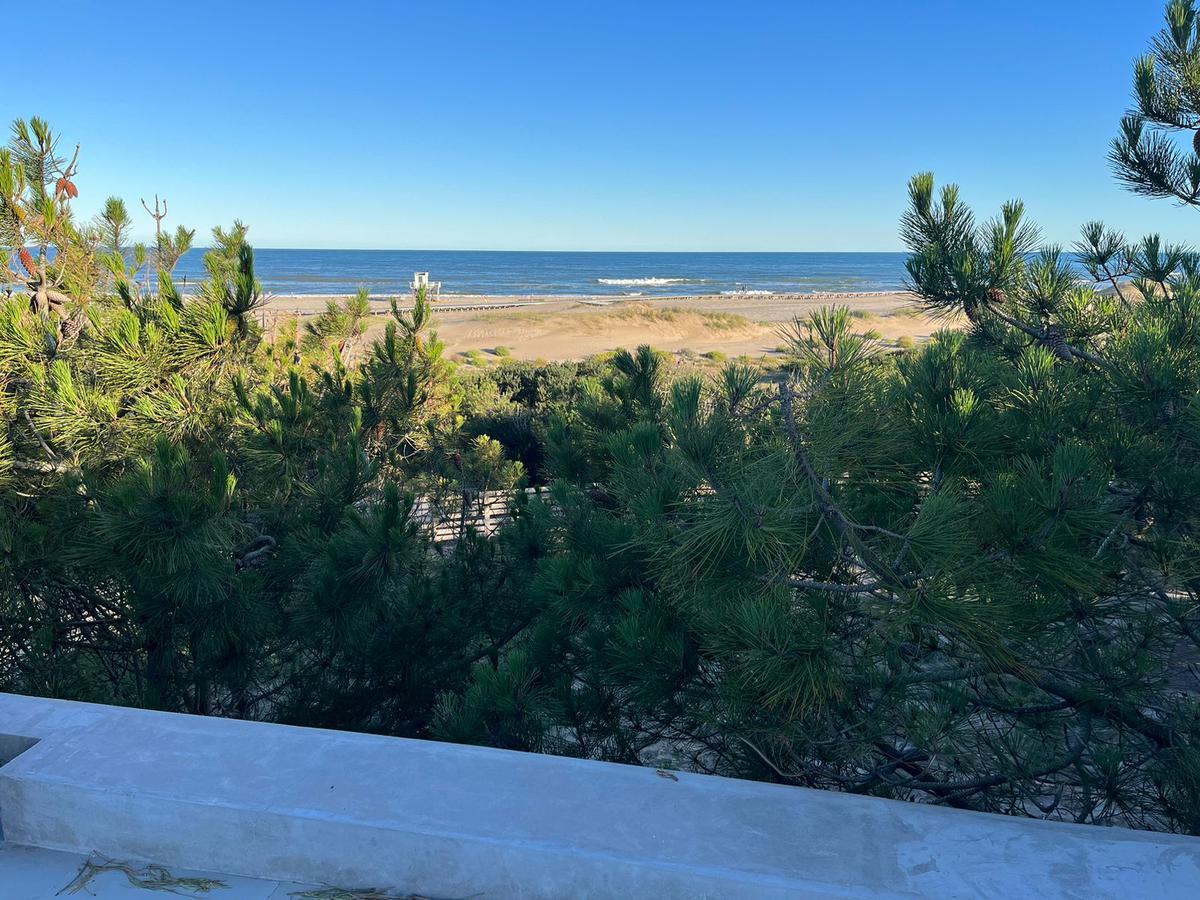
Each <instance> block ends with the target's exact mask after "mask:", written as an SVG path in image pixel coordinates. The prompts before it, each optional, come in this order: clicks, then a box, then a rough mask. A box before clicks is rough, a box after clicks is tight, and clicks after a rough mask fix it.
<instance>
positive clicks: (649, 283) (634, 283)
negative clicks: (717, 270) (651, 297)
mask: <svg viewBox="0 0 1200 900" xmlns="http://www.w3.org/2000/svg"><path fill="white" fill-rule="evenodd" d="M596 281H598V282H600V284H613V285H623V286H626V287H654V286H656V285H661V284H700V283H702V281H703V279H700V278H597V279H596Z"/></svg>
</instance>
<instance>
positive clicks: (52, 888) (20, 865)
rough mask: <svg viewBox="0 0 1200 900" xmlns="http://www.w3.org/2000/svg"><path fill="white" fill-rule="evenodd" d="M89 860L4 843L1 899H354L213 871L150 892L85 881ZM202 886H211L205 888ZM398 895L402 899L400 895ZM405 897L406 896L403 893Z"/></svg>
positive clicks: (115, 881)
mask: <svg viewBox="0 0 1200 900" xmlns="http://www.w3.org/2000/svg"><path fill="white" fill-rule="evenodd" d="M88 859H89V857H86V856H81V855H79V854H77V853H63V852H60V851H58V850H43V849H42V848H40V847H24V846H21V845H19V844H9V843H4V842H3V841H0V898H3V900H46V898H53V897H73V896H74V897H83V898H87V897H95V898H100V900H151V898H154V897H162V898H170V897H204V898H209V900H287V898H291V900H342V898H343V897H344V898H346V900H350V898H351V897H352V896H353V895H352V894H350V893H345V894H339V893H337V892H334V891H330V890H328V889H327V888H322V887H320V886H316V885H303V884H287V883H284V882H281V881H263V880H261V879H257V878H241V877H238V876H233V875H220V874H216V873H213V872H194V871H191V870H187V869H170V870H169V872H168V874H169V876H170V877H171V878H174V879H182V878H202V879H210V880H212V881H216V882H219V884H210V883H204V884H197V885H195V886H194V887H189V886H188V885H187V884H186V883H184V884H179V885H171V886H170V890H169V891H168V890H165V889H164V888H162V887H156V888H149V887H142V886H137V885H135V884H132V883H131V882H130V879H129V878H128V877H127V876H126V875H125V873H124V872H121V871H115V870H106V871H97V872H95V874H93V876H92V877H91V878H90V879H88V880H87V882H86V884H83V883H81V881H82V880H83V879H82V878H81V875H83V874H85V864H86V863H87V862H88ZM90 859H91V860H92V862H93V863H104V862H106V861H107V862H117V863H122V864H126V865H129V866H130V867H131V868H132V870H133V871H134V872H135V873H139V874H142V875H150V874H151V873H150V872H147V865H148V864H147V863H145V862H143V861H139V860H125V859H122V860H105V859H103V858H101V857H98V856H93V857H90ZM204 888H208V889H207V890H205V889H204ZM385 896H393V895H385ZM394 896H396V897H400V896H402V895H399V894H396V895H394ZM404 896H407V895H404Z"/></svg>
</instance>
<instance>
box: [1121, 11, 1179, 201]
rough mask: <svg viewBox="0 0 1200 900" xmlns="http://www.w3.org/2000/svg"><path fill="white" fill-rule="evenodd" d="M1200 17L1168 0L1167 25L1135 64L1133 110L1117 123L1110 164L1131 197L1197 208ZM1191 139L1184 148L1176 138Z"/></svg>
mask: <svg viewBox="0 0 1200 900" xmlns="http://www.w3.org/2000/svg"><path fill="white" fill-rule="evenodd" d="M1198 72H1200V17H1198V16H1197V13H1196V7H1195V4H1194V3H1193V2H1192V0H1171V2H1169V3H1168V4H1167V8H1166V26H1165V27H1164V28H1163V29H1162V31H1161V32H1159V34H1158V36H1157V37H1155V39H1154V41H1153V42H1152V44H1151V48H1150V52H1149V53H1147V54H1146V55H1145V56H1142V57H1140V58H1139V59H1138V60H1137V61H1136V62H1135V63H1134V73H1133V88H1134V97H1135V99H1136V101H1137V105H1136V107H1135V108H1134V109H1133V110H1131V111H1130V112H1129V113H1128V114H1127V115H1126V116H1125V118H1124V119H1122V120H1121V132H1120V134H1119V135H1118V137H1117V138H1116V139H1115V140H1114V141H1113V143H1112V148H1111V150H1110V151H1109V160H1110V161H1111V163H1112V166H1113V170H1114V171H1115V172H1116V175H1117V177H1118V178H1119V179H1120V180H1121V181H1123V182H1124V183H1125V184H1126V185H1127V186H1128V187H1129V188H1130V189H1131V190H1133V191H1134V192H1135V193H1138V194H1143V195H1145V196H1148V197H1169V198H1171V199H1174V200H1177V201H1179V202H1181V203H1186V204H1190V205H1192V206H1197V205H1200V76H1198V75H1197V73H1198ZM1179 133H1182V134H1183V135H1185V136H1187V135H1188V134H1189V133H1190V134H1191V138H1190V140H1189V141H1188V142H1187V143H1186V144H1181V143H1180V142H1179V141H1178V140H1177V139H1176V137H1175V135H1177V134H1179Z"/></svg>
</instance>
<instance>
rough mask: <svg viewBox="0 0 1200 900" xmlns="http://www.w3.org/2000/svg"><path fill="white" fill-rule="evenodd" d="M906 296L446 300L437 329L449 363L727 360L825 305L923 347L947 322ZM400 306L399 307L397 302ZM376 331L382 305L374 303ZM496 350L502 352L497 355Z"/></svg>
mask: <svg viewBox="0 0 1200 900" xmlns="http://www.w3.org/2000/svg"><path fill="white" fill-rule="evenodd" d="M330 299H336V298H331V297H328V296H285V297H274V298H272V299H271V300H270V302H269V303H268V304H267V306H266V308H265V309H264V320H265V322H266V324H267V325H268V327H270V325H271V324H272V322H273V321H275V320H277V319H278V317H280V316H289V315H298V316H301V317H302V318H303V317H308V316H313V315H316V314H317V313H319V312H321V310H323V309H324V308H325V304H326V302H327V301H328V300H330ZM914 300H915V298H914V297H913V296H912V295H911V294H908V293H904V292H877V293H869V294H821V295H815V294H795V295H785V294H771V295H752V294H747V295H734V296H729V295H720V296H692V297H627V298H614V297H602V296H572V297H561V296H557V297H555V296H547V297H538V296H525V297H498V296H478V295H466V294H456V295H447V294H443V295H442V296H441V297H440V298H439V299H438V300H437V302H436V303H435V305H434V313H435V327H436V330H437V332H438V335H439V337H440V338H441V339H442V340H443V341H444V342H445V344H446V352H447V354H448V355H450V356H465V355H466V354H467V353H469V352H471V351H479V352H482V353H483V354H484V356H485V358H487V357H492V358H496V357H498V356H500V355H503V356H512V357H515V358H518V359H547V360H563V359H579V358H582V357H586V356H590V355H592V354H595V353H601V352H604V351H607V350H613V349H616V348H618V347H633V346H636V345H638V344H644V343H650V344H652V345H653V346H654V347H655V348H657V349H660V350H665V351H669V352H673V353H681V352H686V351H691V352H694V353H697V354H703V353H712V352H714V351H716V352H718V353H723V354H725V355H727V356H729V357H734V356H742V355H746V356H751V357H762V356H770V355H774V354H775V353H776V348H777V347H778V346H779V345H780V343H781V339H780V337H779V334H778V330H779V327H780V326H781V325H782V324H783V323H786V322H790V321H791V320H792V319H793V318H794V317H796V316H800V317H801V318H803V317H804V316H806V315H808V313H810V312H811V311H812V310H814V309H817V308H818V307H821V306H831V305H836V306H848V307H849V308H850V309H851V311H852V312H854V314H855V316H856V322H857V324H858V329H857V330H858V331H859V332H860V333H863V334H866V333H870V332H874V333H876V334H875V335H873V336H877V337H878V339H879V340H880V341H881V342H882V343H884V344H892V345H894V344H895V343H896V341H897V340H901V339H904V338H909V339H912V340H913V341H915V342H920V341H922V340H925V339H927V338H928V337H929V335H931V334H932V333H933V332H935V331H937V330H938V329H939V328H942V327H946V326H947V325H948V324H950V325H952V324H954V323H953V322H949V323H948V322H946V321H944V320H935V319H934V318H932V317H930V316H929V315H927V314H926V313H925V312H924V311H923V310H922V309H921V308H920V306H919V305H918V304H917V303H915V302H914ZM401 305H402V306H403V305H404V304H403V301H401ZM372 307H373V310H374V311H375V312H376V313H378V314H379V315H378V317H377V318H376V320H375V321H374V322H373V323H372V327H371V331H372V332H374V331H376V330H379V329H382V328H383V326H384V323H385V321H386V316H385V313H386V312H387V310H388V307H389V304H388V301H387V300H384V299H375V300H372ZM497 348H501V349H500V352H499V354H497V352H496V350H497Z"/></svg>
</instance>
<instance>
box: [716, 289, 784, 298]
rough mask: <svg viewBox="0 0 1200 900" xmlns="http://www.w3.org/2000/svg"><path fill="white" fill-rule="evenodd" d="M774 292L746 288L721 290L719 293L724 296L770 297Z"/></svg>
mask: <svg viewBox="0 0 1200 900" xmlns="http://www.w3.org/2000/svg"><path fill="white" fill-rule="evenodd" d="M774 293H775V292H774V291H748V290H739V291H721V295H722V296H724V297H770V296H771V295H772V294H774Z"/></svg>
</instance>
